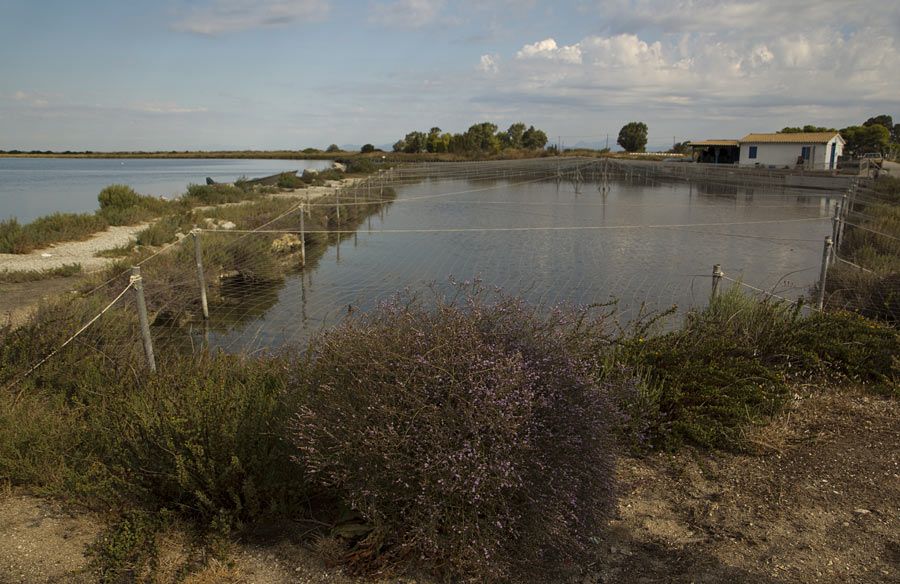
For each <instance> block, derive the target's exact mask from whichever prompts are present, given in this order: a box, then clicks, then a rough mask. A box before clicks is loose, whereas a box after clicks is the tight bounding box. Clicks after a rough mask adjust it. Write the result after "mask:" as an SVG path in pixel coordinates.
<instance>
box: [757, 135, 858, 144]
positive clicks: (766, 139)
mask: <svg viewBox="0 0 900 584" xmlns="http://www.w3.org/2000/svg"><path fill="white" fill-rule="evenodd" d="M835 136H838V138H839V139H840V140H841V141H843V138H841V137H840V136H841V135H840V134H839V133H838V132H798V133H795V134H790V133H784V134H781V133H779V134H747V135H746V136H744V137H743V138H741V143H742V144H746V143H748V142H760V143H781V144H825V143H827V142H830V141H831V139H832V138H834V137H835Z"/></svg>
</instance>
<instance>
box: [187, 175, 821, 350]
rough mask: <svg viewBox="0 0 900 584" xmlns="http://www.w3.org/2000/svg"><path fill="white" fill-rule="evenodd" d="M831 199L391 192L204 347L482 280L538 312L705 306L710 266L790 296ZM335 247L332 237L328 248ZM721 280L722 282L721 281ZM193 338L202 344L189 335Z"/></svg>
mask: <svg viewBox="0 0 900 584" xmlns="http://www.w3.org/2000/svg"><path fill="white" fill-rule="evenodd" d="M833 196H834V195H825V194H822V195H797V194H795V193H785V192H772V191H768V190H760V189H756V190H753V189H745V188H734V187H722V186H705V187H704V186H699V185H691V184H684V183H677V184H659V183H652V184H651V183H647V182H620V181H613V182H611V183H610V189H609V191H608V192H606V193H605V194H604V193H603V192H601V191H600V190H599V189H598V185H597V184H591V183H587V184H582V185H581V186H580V188H578V189H577V190H576V188H575V186H574V185H573V184H572V183H566V182H563V183H562V184H559V185H558V184H557V183H556V182H555V181H546V180H539V181H528V182H525V183H515V182H511V181H509V180H503V179H499V180H497V179H492V180H440V181H435V180H426V181H423V182H421V183H418V184H414V185H412V186H406V187H402V188H399V189H398V190H397V199H396V201H395V202H394V203H392V204H391V205H390V206H388V207H387V208H386V209H385V210H384V212H383V214H381V215H376V216H373V217H370V218H369V219H368V220H367V221H366V222H365V223H364V224H363V226H362V228H360V229H359V231H358V232H357V233H355V234H352V235H345V236H344V238H343V239H342V241H341V242H340V244H339V245H332V246H330V247H329V248H328V250H327V251H326V252H325V254H324V256H322V257H321V258H320V259H319V260H318V261H317V262H316V264H315V265H314V266H309V267H307V268H306V269H305V270H304V271H301V272H299V273H298V274H297V275H295V276H293V277H290V278H288V280H287V281H285V282H284V283H283V284H279V285H278V286H276V287H274V288H271V289H265V288H259V289H256V290H253V292H252V293H250V294H247V293H246V292H245V294H246V296H247V298H246V306H247V307H253V306H255V307H260V306H262V307H263V308H262V309H257V310H254V311H253V314H252V315H246V314H244V313H243V312H242V311H236V310H235V309H234V307H231V308H228V309H227V310H224V311H221V312H220V313H219V314H216V313H215V312H214V313H213V315H212V321H213V323H214V324H215V325H216V326H215V327H214V329H216V330H223V326H227V327H233V329H232V330H231V331H230V332H229V333H228V334H220V333H214V332H207V333H206V335H205V336H206V337H207V338H208V341H209V343H211V344H212V345H213V346H221V347H225V348H228V349H229V350H254V349H258V348H262V347H267V348H271V347H278V346H281V345H283V344H285V343H302V342H304V341H305V340H307V339H308V338H309V336H310V335H312V334H315V333H316V332H317V331H318V330H320V329H322V328H323V327H327V326H331V325H333V324H335V323H337V322H339V321H340V319H342V318H344V317H345V315H346V314H347V313H348V308H349V307H350V306H353V307H354V309H360V310H366V309H369V308H371V307H372V306H374V304H375V303H376V302H377V301H379V300H383V299H385V298H386V297H388V296H389V295H391V294H392V293H394V292H396V291H398V290H401V289H403V288H405V287H410V288H412V289H415V290H420V289H425V288H426V286H427V283H429V282H435V283H436V286H437V288H438V290H439V291H442V292H447V291H449V289H450V286H449V284H448V281H447V278H448V276H451V275H452V276H454V277H455V278H456V279H457V280H459V281H464V280H472V279H475V278H481V279H483V280H484V282H485V283H486V284H490V285H495V286H500V287H502V288H503V289H504V290H505V291H506V292H508V293H512V294H518V295H522V296H525V297H526V298H528V299H530V300H532V301H544V302H547V303H557V302H572V303H593V302H606V301H608V300H610V299H612V298H618V299H619V307H620V312H621V314H622V317H623V318H627V317H629V316H633V315H635V314H636V313H637V311H638V310H639V309H640V307H641V305H642V304H644V305H646V306H647V307H648V308H651V309H665V308H667V307H669V306H671V305H676V304H677V305H678V306H679V307H680V309H685V308H689V307H691V306H696V305H700V304H705V302H706V301H707V298H708V295H709V291H710V286H711V277H710V276H711V273H712V267H713V264H721V266H722V269H723V270H724V272H725V274H726V275H727V276H729V277H731V278H734V279H742V280H743V282H744V283H746V284H749V285H752V286H755V287H757V288H761V289H767V290H774V291H775V292H777V293H778V294H782V295H785V296H788V297H794V298H796V297H797V296H799V295H801V294H807V295H808V290H809V286H810V285H811V284H813V283H814V282H815V280H816V278H817V276H818V272H819V267H820V262H821V255H822V245H823V240H824V238H825V236H826V235H830V233H831V221H830V216H831V210H832V209H833V207H834V202H835V200H836V199H834V198H832V197H833ZM334 239H336V237H335V238H334ZM726 284H727V282H726ZM198 334H202V333H199V332H198Z"/></svg>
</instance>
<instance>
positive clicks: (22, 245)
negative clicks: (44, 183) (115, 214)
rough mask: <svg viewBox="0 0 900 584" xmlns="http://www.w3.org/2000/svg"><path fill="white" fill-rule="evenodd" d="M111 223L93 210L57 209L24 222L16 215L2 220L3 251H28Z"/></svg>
mask: <svg viewBox="0 0 900 584" xmlns="http://www.w3.org/2000/svg"><path fill="white" fill-rule="evenodd" d="M108 227H109V225H108V224H107V222H106V220H105V219H103V217H100V216H98V215H94V214H92V213H81V214H76V213H54V214H52V215H47V216H45V217H40V218H38V219H35V220H34V221H32V222H31V223H29V224H27V225H25V226H22V225H19V222H18V221H17V220H16V219H15V218H10V219H9V221H0V253H29V252H31V251H33V250H35V249H41V248H44V247H47V246H49V245H50V244H54V243H59V242H63V241H81V240H85V239H88V238H89V237H90V236H92V235H93V234H95V233H97V232H99V231H105V230H106V229H107V228H108Z"/></svg>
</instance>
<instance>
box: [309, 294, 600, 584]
mask: <svg viewBox="0 0 900 584" xmlns="http://www.w3.org/2000/svg"><path fill="white" fill-rule="evenodd" d="M580 321H581V317H579V316H577V315H576V316H575V317H573V316H572V315H571V314H570V313H566V312H553V313H551V314H550V315H549V318H548V319H545V318H543V317H542V316H541V314H540V311H539V310H538V309H537V308H535V307H532V306H528V305H527V304H525V303H523V302H522V301H520V300H517V299H512V298H504V297H502V296H501V297H500V298H498V299H497V300H496V301H495V302H487V301H485V298H484V297H483V296H482V292H481V291H479V290H473V289H463V290H462V293H461V294H460V295H459V296H458V297H456V298H455V299H452V300H446V299H444V298H440V297H437V298H436V299H435V306H434V307H433V308H432V309H429V308H426V306H425V303H424V302H423V301H421V300H420V299H419V298H418V297H416V296H410V295H400V296H398V297H395V298H393V299H391V300H390V301H388V302H385V303H384V304H382V305H381V306H380V307H379V308H378V309H376V310H375V311H374V312H373V313H371V314H367V315H363V316H361V317H358V318H351V319H349V320H347V321H345V323H344V324H343V325H341V326H340V327H338V328H337V329H336V330H334V331H332V332H329V333H327V334H326V335H325V336H324V337H323V338H321V339H320V340H318V341H316V342H315V343H314V344H313V346H312V348H311V349H310V352H309V356H308V358H307V360H306V361H305V362H303V363H302V366H301V367H300V368H299V378H298V381H297V382H296V384H295V386H294V387H295V389H294V391H297V392H299V393H301V394H302V395H304V396H305V400H304V404H303V405H302V407H301V409H300V413H299V414H298V416H297V418H296V420H295V423H294V434H293V441H294V443H295V444H296V446H297V460H299V461H300V462H301V464H302V465H304V466H305V467H307V469H308V471H309V473H310V474H311V476H312V477H313V478H314V479H315V480H317V481H319V482H320V483H321V484H322V485H323V486H325V487H327V488H330V489H334V490H335V491H336V493H337V494H339V495H340V497H341V498H342V500H343V501H344V502H345V503H346V504H347V505H348V506H350V507H351V508H353V509H355V510H357V511H358V512H359V513H360V514H361V516H362V518H363V519H364V521H365V522H366V524H367V525H368V526H369V528H370V529H371V532H370V533H369V535H368V536H367V537H366V539H365V540H364V541H363V542H362V544H361V545H362V546H363V547H368V548H369V549H372V550H375V551H380V553H382V554H386V555H387V556H388V557H391V558H394V559H395V560H396V559H398V558H405V557H409V558H421V559H424V560H426V561H427V562H429V563H431V564H433V565H434V566H436V567H437V568H438V569H439V570H441V571H443V572H445V573H448V574H458V575H466V576H468V577H470V578H473V579H476V580H479V581H492V580H500V579H504V578H508V577H510V576H512V575H516V576H518V577H521V576H524V575H525V574H528V573H533V571H534V570H536V569H553V567H554V566H555V567H557V568H558V567H559V566H560V565H563V564H565V563H569V562H578V561H580V560H582V559H583V558H584V557H585V554H586V553H587V551H588V549H589V548H590V546H591V541H592V538H593V537H595V536H596V535H598V533H599V531H600V530H601V529H602V525H603V524H604V520H605V519H606V518H607V517H608V516H609V514H610V512H611V510H612V508H613V505H614V501H615V497H614V493H615V488H614V483H615V481H614V478H613V460H614V459H613V456H614V452H615V445H614V438H613V435H612V434H613V426H614V424H615V422H616V419H617V410H616V409H615V407H614V406H613V401H614V400H613V399H612V394H613V393H614V391H615V389H614V388H612V387H610V386H608V385H597V384H595V383H593V382H592V373H593V370H594V368H595V367H596V361H594V360H593V359H590V358H584V357H582V356H578V355H581V354H583V352H582V351H579V349H580V348H581V349H583V348H584V339H585V338H588V337H590V336H591V335H583V334H581V333H583V332H584V331H579V330H577V329H578V327H577V325H574V324H571V323H573V322H580Z"/></svg>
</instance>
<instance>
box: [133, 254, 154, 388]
mask: <svg viewBox="0 0 900 584" xmlns="http://www.w3.org/2000/svg"><path fill="white" fill-rule="evenodd" d="M131 281H132V282H133V283H134V293H135V296H137V311H138V322H140V324H141V338H142V340H143V342H144V355H146V356H147V365H148V366H149V367H150V371H152V372H153V373H156V358H155V357H154V356H153V339H152V338H151V337H150V321H149V319H148V318H147V302H146V301H145V300H144V282H143V280H141V267H140V266H131Z"/></svg>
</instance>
